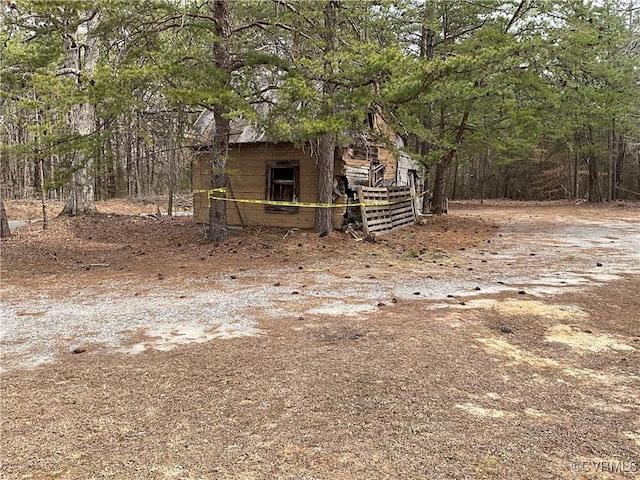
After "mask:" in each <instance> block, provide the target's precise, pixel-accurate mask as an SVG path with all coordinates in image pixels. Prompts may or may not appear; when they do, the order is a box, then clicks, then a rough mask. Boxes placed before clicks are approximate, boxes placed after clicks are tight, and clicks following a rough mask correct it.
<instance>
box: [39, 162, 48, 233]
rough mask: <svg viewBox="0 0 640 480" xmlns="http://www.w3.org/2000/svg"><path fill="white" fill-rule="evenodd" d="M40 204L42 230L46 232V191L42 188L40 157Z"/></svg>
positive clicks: (42, 173)
mask: <svg viewBox="0 0 640 480" xmlns="http://www.w3.org/2000/svg"><path fill="white" fill-rule="evenodd" d="M39 163H40V202H41V203H42V228H43V229H44V230H46V229H47V228H48V227H49V219H48V218H47V203H46V190H45V188H44V165H43V164H44V162H43V161H42V157H40V162H39Z"/></svg>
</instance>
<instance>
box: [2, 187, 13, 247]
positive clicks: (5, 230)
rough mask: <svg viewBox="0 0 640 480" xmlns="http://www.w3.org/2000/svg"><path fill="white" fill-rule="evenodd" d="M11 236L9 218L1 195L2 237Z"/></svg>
mask: <svg viewBox="0 0 640 480" xmlns="http://www.w3.org/2000/svg"><path fill="white" fill-rule="evenodd" d="M9 236H11V230H9V219H8V218H7V212H6V211H5V209H4V200H3V199H2V197H1V196H0V238H7V237H9Z"/></svg>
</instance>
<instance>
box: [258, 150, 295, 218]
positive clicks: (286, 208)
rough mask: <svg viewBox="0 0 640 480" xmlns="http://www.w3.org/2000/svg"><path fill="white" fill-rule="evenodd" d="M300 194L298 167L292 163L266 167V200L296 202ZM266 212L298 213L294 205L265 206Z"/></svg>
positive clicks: (280, 163)
mask: <svg viewBox="0 0 640 480" xmlns="http://www.w3.org/2000/svg"><path fill="white" fill-rule="evenodd" d="M299 194H300V167H299V166H298V164H297V163H294V162H279V163H276V164H272V165H267V200H270V201H273V202H297V201H298V198H299ZM264 209H265V211H266V212H284V213H298V206H296V205H278V204H268V205H265V208H264Z"/></svg>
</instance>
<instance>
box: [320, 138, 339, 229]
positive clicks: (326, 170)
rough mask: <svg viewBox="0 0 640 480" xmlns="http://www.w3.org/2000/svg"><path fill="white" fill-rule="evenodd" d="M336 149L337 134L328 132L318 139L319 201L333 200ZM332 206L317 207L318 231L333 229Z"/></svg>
mask: <svg viewBox="0 0 640 480" xmlns="http://www.w3.org/2000/svg"><path fill="white" fill-rule="evenodd" d="M335 150H336V140H335V135H333V134H331V133H327V134H325V135H323V136H322V137H321V138H320V140H319V141H318V153H317V158H318V197H317V198H318V202H319V203H331V202H333V167H334V155H335ZM331 217H332V215H331V208H316V232H318V233H323V232H327V233H329V232H330V231H331V230H332V220H331Z"/></svg>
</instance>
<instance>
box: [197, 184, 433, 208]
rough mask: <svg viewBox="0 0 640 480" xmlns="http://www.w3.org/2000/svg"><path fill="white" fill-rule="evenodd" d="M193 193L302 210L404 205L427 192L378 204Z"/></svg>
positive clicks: (215, 198) (215, 191)
mask: <svg viewBox="0 0 640 480" xmlns="http://www.w3.org/2000/svg"><path fill="white" fill-rule="evenodd" d="M193 193H208V194H209V199H210V200H211V199H213V200H222V201H225V202H236V203H252V204H254V205H277V206H280V207H302V208H343V207H382V206H389V205H397V204H399V203H404V202H406V201H409V200H415V199H416V198H419V197H421V196H423V195H425V194H426V193H429V192H428V191H424V192H422V193H420V194H418V195H412V196H410V197H407V198H403V199H402V200H396V201H393V202H391V201H380V202H369V203H314V202H286V201H282V200H253V199H246V198H227V197H221V196H218V195H215V193H227V189H226V188H213V189H210V190H194V191H193Z"/></svg>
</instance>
